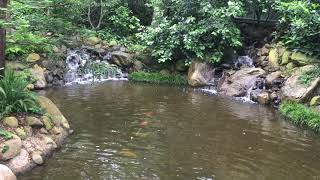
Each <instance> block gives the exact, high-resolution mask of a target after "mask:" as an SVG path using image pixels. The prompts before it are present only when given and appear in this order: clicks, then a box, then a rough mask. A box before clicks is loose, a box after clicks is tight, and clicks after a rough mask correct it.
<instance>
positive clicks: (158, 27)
mask: <svg viewBox="0 0 320 180" xmlns="http://www.w3.org/2000/svg"><path fill="white" fill-rule="evenodd" d="M168 4H170V6H167V5H168ZM153 6H154V9H155V18H154V21H153V23H152V25H151V27H148V28H147V31H146V33H143V34H142V38H143V40H144V41H145V42H146V44H147V45H148V47H150V49H151V50H152V54H153V56H155V57H156V58H158V61H159V62H165V61H170V60H172V59H174V58H175V57H176V56H181V55H183V56H185V57H187V58H190V59H191V58H195V57H197V58H201V59H204V60H207V61H209V62H219V61H220V59H221V57H222V55H223V50H224V48H225V47H234V48H237V47H239V46H241V42H240V30H239V29H238V28H237V27H236V26H235V25H234V23H233V22H232V17H233V16H239V15H241V14H242V13H243V10H242V7H241V3H239V2H234V1H228V2H227V3H226V2H222V3H218V2H216V1H209V0H194V1H173V0H168V1H165V0H158V1H154V2H153Z"/></svg>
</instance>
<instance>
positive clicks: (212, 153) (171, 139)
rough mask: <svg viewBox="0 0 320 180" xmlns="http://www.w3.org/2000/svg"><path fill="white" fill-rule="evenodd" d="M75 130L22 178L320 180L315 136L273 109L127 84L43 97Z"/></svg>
mask: <svg viewBox="0 0 320 180" xmlns="http://www.w3.org/2000/svg"><path fill="white" fill-rule="evenodd" d="M46 96H48V97H50V98H51V99H52V100H53V101H54V102H55V103H56V104H57V105H58V106H59V107H60V108H61V111H62V112H63V113H64V114H65V116H66V117H67V118H68V119H69V121H70V123H71V125H72V127H73V129H74V130H75V133H74V134H73V135H72V136H71V137H70V138H69V139H68V141H67V142H66V144H65V145H64V147H63V148H62V150H61V151H59V152H57V153H56V154H55V155H54V158H52V159H50V160H48V161H47V162H46V164H45V165H44V166H42V167H38V168H36V169H34V170H33V171H32V172H30V173H28V174H25V175H24V176H23V177H20V179H22V180H104V179H125V180H127V179H128V180H131V179H132V180H134V179H139V180H140V179H148V180H149V179H151V180H152V179H164V180H176V179H177V180H179V179H181V180H189V179H200V180H213V179H217V180H231V179H235V180H242V179H246V180H256V179H257V180H270V179H272V180H302V179H314V180H317V179H320V153H319V150H320V137H319V135H315V134H313V133H312V132H310V131H305V130H302V129H298V128H295V127H294V126H293V125H291V124H290V123H287V122H285V121H284V120H283V119H281V118H280V116H279V115H278V114H277V113H276V112H275V111H274V110H272V109H269V108H266V107H263V106H259V105H250V104H243V103H241V102H236V101H233V100H230V99H225V98H222V97H217V96H212V95H206V94H203V93H201V92H195V91H193V90H190V89H184V88H179V87H169V86H152V85H144V84H132V83H128V82H106V83H103V84H97V85H94V86H89V85H81V86H70V87H64V88H59V89H52V90H49V91H47V92H46Z"/></svg>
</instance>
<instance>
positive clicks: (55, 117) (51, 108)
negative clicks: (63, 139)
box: [38, 96, 70, 129]
mask: <svg viewBox="0 0 320 180" xmlns="http://www.w3.org/2000/svg"><path fill="white" fill-rule="evenodd" d="M38 102H39V103H40V106H41V107H42V108H43V109H45V110H46V112H47V113H49V114H50V118H51V120H52V122H53V124H54V125H55V126H62V127H63V128H66V129H70V126H69V123H68V121H67V119H66V118H65V117H64V116H63V114H62V113H61V112H60V110H59V109H58V108H57V106H56V105H55V104H54V103H53V102H52V101H51V100H50V99H48V98H46V97H44V96H39V97H38Z"/></svg>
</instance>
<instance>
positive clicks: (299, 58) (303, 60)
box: [291, 52, 312, 65]
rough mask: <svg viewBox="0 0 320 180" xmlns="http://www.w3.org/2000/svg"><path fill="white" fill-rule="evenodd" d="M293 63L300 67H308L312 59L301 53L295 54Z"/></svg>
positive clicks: (292, 56) (293, 54)
mask: <svg viewBox="0 0 320 180" xmlns="http://www.w3.org/2000/svg"><path fill="white" fill-rule="evenodd" d="M291 61H294V62H295V63H296V64H298V65H307V64H309V63H310V62H311V61H312V58H310V57H308V56H307V55H306V54H303V53H301V52H293V53H292V54H291Z"/></svg>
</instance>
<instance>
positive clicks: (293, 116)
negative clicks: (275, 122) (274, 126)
mask: <svg viewBox="0 0 320 180" xmlns="http://www.w3.org/2000/svg"><path fill="white" fill-rule="evenodd" d="M279 110H280V112H281V114H283V115H284V116H285V117H287V119H288V120H290V121H291V122H293V123H294V124H297V125H299V126H307V127H310V128H311V129H313V130H315V131H320V112H318V111H316V110H315V109H313V108H310V107H307V106H305V105H303V104H300V103H297V102H291V101H286V102H283V103H282V104H281V106H280V109H279Z"/></svg>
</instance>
